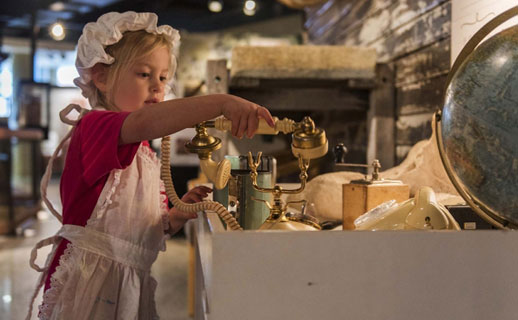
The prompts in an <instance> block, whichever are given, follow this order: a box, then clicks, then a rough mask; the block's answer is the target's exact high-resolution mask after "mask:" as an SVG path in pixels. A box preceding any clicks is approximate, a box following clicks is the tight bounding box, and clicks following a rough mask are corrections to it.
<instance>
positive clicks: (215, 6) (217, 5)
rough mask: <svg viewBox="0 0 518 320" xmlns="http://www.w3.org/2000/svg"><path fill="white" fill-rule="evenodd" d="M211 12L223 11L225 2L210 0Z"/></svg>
mask: <svg viewBox="0 0 518 320" xmlns="http://www.w3.org/2000/svg"><path fill="white" fill-rule="evenodd" d="M208 6H209V10H210V11H212V12H221V10H223V1H221V0H209V4H208Z"/></svg>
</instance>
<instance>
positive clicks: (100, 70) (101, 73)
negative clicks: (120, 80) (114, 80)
mask: <svg viewBox="0 0 518 320" xmlns="http://www.w3.org/2000/svg"><path fill="white" fill-rule="evenodd" d="M92 81H93V82H94V85H95V86H96V87H97V89H99V91H101V92H102V93H106V90H107V82H108V67H107V66H106V65H103V64H101V63H97V64H96V65H95V66H93V67H92Z"/></svg>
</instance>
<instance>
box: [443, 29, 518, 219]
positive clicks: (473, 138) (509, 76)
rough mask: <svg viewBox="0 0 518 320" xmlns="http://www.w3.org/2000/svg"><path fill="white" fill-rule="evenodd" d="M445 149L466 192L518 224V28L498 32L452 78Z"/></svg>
mask: <svg viewBox="0 0 518 320" xmlns="http://www.w3.org/2000/svg"><path fill="white" fill-rule="evenodd" d="M440 126H441V127H440V129H441V135H442V140H443V148H444V153H445V154H446V157H447V158H448V161H449V163H450V165H451V169H452V170H453V172H454V174H455V175H456V176H457V178H458V181H459V182H460V183H461V184H462V185H463V187H464V188H465V189H466V191H467V193H469V194H470V196H472V197H473V199H476V202H477V203H479V204H481V205H482V206H484V207H486V208H488V209H489V210H490V211H491V212H492V213H493V214H494V215H497V216H498V217H500V218H502V219H503V220H504V221H506V222H511V223H513V224H515V225H518V26H516V27H511V28H509V29H506V30H504V31H501V32H499V33H497V34H496V35H494V36H492V37H491V38H489V39H487V40H486V41H484V42H482V43H481V44H480V45H479V46H478V47H477V48H476V49H475V50H473V51H472V52H471V54H470V55H469V56H467V57H466V59H465V60H464V62H463V63H462V64H461V65H460V67H459V68H458V69H457V72H456V73H455V74H453V76H452V77H451V81H450V83H449V85H448V87H447V90H446V95H445V103H444V106H443V110H442V117H441V122H440Z"/></svg>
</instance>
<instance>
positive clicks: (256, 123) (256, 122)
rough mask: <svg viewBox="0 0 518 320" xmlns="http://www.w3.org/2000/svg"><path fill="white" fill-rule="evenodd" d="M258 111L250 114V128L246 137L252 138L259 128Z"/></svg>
mask: <svg viewBox="0 0 518 320" xmlns="http://www.w3.org/2000/svg"><path fill="white" fill-rule="evenodd" d="M258 111H259V109H256V112H250V113H249V114H248V127H247V129H246V136H247V137H248V138H252V137H253V136H254V133H255V132H256V131H257V127H259V118H257V114H258V113H257V112H258Z"/></svg>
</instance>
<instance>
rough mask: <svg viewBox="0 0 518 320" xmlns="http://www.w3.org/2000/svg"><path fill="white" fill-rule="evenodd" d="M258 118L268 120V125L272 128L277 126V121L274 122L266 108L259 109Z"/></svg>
mask: <svg viewBox="0 0 518 320" xmlns="http://www.w3.org/2000/svg"><path fill="white" fill-rule="evenodd" d="M257 116H258V117H261V118H263V119H264V120H266V123H268V124H269V125H270V127H274V126H275V121H274V120H273V117H272V115H271V114H270V111H268V109H266V108H265V107H259V110H258V111H257Z"/></svg>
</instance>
